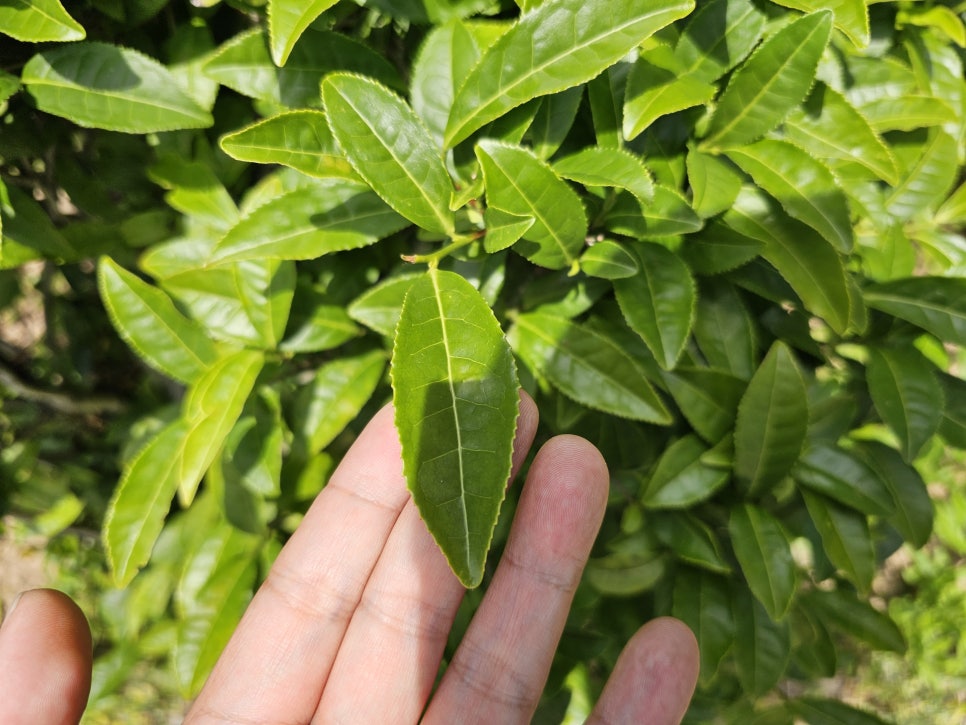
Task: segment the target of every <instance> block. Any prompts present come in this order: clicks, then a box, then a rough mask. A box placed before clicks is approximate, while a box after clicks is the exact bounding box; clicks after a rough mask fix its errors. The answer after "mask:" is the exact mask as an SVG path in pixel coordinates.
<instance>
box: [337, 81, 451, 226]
mask: <svg viewBox="0 0 966 725" xmlns="http://www.w3.org/2000/svg"><path fill="white" fill-rule="evenodd" d="M322 102H323V103H324V104H325V110H326V113H327V114H328V120H329V126H330V128H331V129H332V134H333V135H334V136H335V138H336V140H337V141H338V142H339V146H341V147H342V150H343V151H345V154H346V156H347V157H348V159H349V163H351V164H352V167H353V168H354V169H355V170H356V172H357V173H358V174H359V176H361V177H362V178H363V179H365V180H366V183H368V184H369V186H371V187H372V189H373V191H375V192H376V193H377V194H379V196H381V197H382V198H383V199H385V201H386V203H387V204H389V206H391V207H392V208H393V209H395V210H396V211H397V212H399V213H400V214H401V215H402V216H404V217H406V218H407V219H409V220H410V221H411V222H413V223H414V224H416V225H417V226H419V227H422V228H423V229H428V230H429V231H432V232H438V233H440V234H447V235H452V234H453V212H452V211H450V208H449V199H450V196H452V194H453V182H452V179H450V176H449V172H448V171H447V170H446V166H445V165H444V164H443V160H442V158H441V157H440V154H439V150H438V149H437V147H436V144H435V143H434V141H433V139H432V137H431V136H430V135H429V131H427V130H426V127H425V126H423V124H422V123H421V122H420V120H419V118H418V117H417V116H416V114H415V113H413V110H412V109H411V108H410V107H409V106H408V105H407V104H406V102H405V101H403V100H402V99H401V98H400V97H399V96H397V95H396V94H395V93H393V92H392V91H390V90H389V89H388V88H386V87H385V86H383V85H381V84H379V83H377V82H376V81H374V80H372V79H369V78H363V77H362V76H357V75H352V74H348V73H333V74H331V75H329V76H327V77H326V78H325V80H324V81H323V82H322Z"/></svg>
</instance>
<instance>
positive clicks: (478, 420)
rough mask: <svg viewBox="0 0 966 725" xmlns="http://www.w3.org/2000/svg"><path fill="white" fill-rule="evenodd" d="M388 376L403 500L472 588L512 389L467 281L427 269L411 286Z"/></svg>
mask: <svg viewBox="0 0 966 725" xmlns="http://www.w3.org/2000/svg"><path fill="white" fill-rule="evenodd" d="M391 375H392V386H393V402H394V403H395V408H396V427H397V428H398V429H399V440H400V442H401V443H402V451H403V468H404V470H405V474H406V481H407V484H408V485H409V489H410V491H411V492H412V495H413V501H414V502H415V504H416V507H417V508H418V509H419V512H420V515H421V516H422V517H423V520H424V521H425V522H426V525H427V527H428V528H429V530H430V533H432V535H433V538H434V539H436V543H437V544H439V546H440V548H441V549H442V551H443V553H444V554H445V556H446V559H447V561H449V564H450V566H451V567H452V569H453V571H454V572H455V573H456V575H457V576H458V577H459V579H460V581H461V582H463V584H464V585H465V586H467V587H471V588H472V587H476V586H477V585H479V583H480V582H481V580H482V579H483V568H484V565H485V563H486V553H487V550H488V549H489V548H490V541H491V539H492V536H493V530H494V527H495V526H496V519H497V515H498V514H499V511H500V505H501V504H502V502H503V496H504V490H505V488H506V484H507V479H508V478H509V476H510V456H511V453H512V452H513V437H514V433H515V430H516V419H517V412H518V404H519V400H518V392H517V389H518V387H519V386H518V383H517V376H516V369H515V365H514V362H513V355H512V354H511V352H510V348H509V347H508V346H507V343H506V340H505V339H504V337H503V331H502V330H501V329H500V325H499V323H498V322H497V320H496V318H495V317H494V316H493V312H492V311H491V310H490V307H489V305H487V304H486V301H485V300H484V299H483V298H482V297H481V296H480V294H479V292H477V291H476V289H474V288H473V286H472V285H470V283H469V282H467V281H466V280H465V279H463V278H462V277H460V276H459V275H458V274H455V273H453V272H443V271H440V270H438V269H435V268H430V270H429V272H427V274H426V275H425V276H424V277H421V278H420V279H417V280H416V281H415V282H414V283H413V285H412V287H410V289H409V292H408V294H407V295H406V300H405V302H404V303H403V309H402V314H401V316H400V318H399V325H398V326H397V328H396V341H395V345H394V347H393V355H392V368H391Z"/></svg>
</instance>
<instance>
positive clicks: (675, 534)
mask: <svg viewBox="0 0 966 725" xmlns="http://www.w3.org/2000/svg"><path fill="white" fill-rule="evenodd" d="M647 525H648V527H650V529H651V530H652V531H653V532H654V534H655V535H656V536H657V538H658V539H660V541H661V543H662V544H664V545H665V546H666V547H668V549H670V550H671V552H672V553H673V554H674V556H675V557H677V558H678V559H680V560H681V561H685V562H687V563H688V564H691V565H692V566H697V567H701V568H702V569H708V570H709V571H713V572H718V573H721V574H729V573H730V572H731V565H730V564H728V562H727V561H726V560H725V557H724V555H723V554H722V550H721V544H720V542H719V541H718V537H717V536H716V535H715V533H714V531H713V530H712V529H711V527H710V526H708V525H707V524H705V523H704V522H703V521H702V520H701V519H699V518H698V517H696V516H693V515H691V514H689V513H688V512H687V511H673V510H667V511H662V512H661V513H660V514H658V515H657V516H655V517H654V518H653V519H651V518H648V520H647Z"/></svg>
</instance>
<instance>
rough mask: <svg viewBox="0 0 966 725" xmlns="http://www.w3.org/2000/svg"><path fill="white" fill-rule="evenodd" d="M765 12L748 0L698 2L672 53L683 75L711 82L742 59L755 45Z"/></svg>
mask: <svg viewBox="0 0 966 725" xmlns="http://www.w3.org/2000/svg"><path fill="white" fill-rule="evenodd" d="M765 20H766V17H765V14H764V13H763V12H762V11H761V10H759V9H758V7H757V6H756V5H755V3H753V2H751V0H711V1H710V2H703V3H701V5H700V7H698V8H697V9H696V10H695V11H694V12H693V13H691V15H689V16H688V21H687V23H686V24H685V25H684V28H683V29H682V30H681V35H680V37H679V38H678V42H677V44H676V45H675V46H674V55H675V56H676V57H677V59H678V61H679V62H680V63H681V66H682V75H683V74H687V75H689V76H691V77H693V78H697V79H698V80H702V81H706V82H713V81H716V80H718V79H719V78H720V77H721V76H723V75H724V74H725V73H726V72H728V71H729V70H731V69H732V68H734V67H735V66H736V65H738V64H739V63H741V61H743V60H744V59H745V58H746V57H747V56H748V54H749V53H751V51H752V50H753V49H754V48H755V46H756V45H758V41H759V40H761V36H762V34H763V33H764V30H765Z"/></svg>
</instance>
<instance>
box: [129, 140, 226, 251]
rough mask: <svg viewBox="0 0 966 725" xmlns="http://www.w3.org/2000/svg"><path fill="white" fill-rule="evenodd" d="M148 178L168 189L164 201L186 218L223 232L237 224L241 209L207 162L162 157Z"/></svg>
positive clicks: (176, 157) (172, 156) (161, 155)
mask: <svg viewBox="0 0 966 725" xmlns="http://www.w3.org/2000/svg"><path fill="white" fill-rule="evenodd" d="M148 178H150V179H151V181H153V182H155V183H156V184H158V185H160V186H161V187H162V188H164V189H168V190H169V191H168V193H167V194H166V195H165V201H166V202H168V204H169V205H170V206H171V207H172V208H173V209H176V210H177V211H180V212H181V213H182V214H185V215H186V216H190V217H194V218H196V219H198V220H199V221H201V222H202V223H204V224H207V225H209V226H211V227H213V228H214V229H216V230H218V231H222V232H223V231H225V229H227V228H228V227H230V226H232V225H233V224H234V223H235V222H237V221H238V207H237V206H235V202H234V200H233V199H232V198H231V195H230V194H229V193H228V190H227V189H226V188H225V187H224V185H223V184H222V183H221V181H220V180H219V179H218V177H217V176H216V175H215V172H214V169H212V167H211V166H210V165H208V164H206V163H203V162H201V161H186V160H184V159H182V158H181V157H178V156H175V155H173V154H159V158H158V161H157V162H156V163H154V164H153V165H152V166H150V167H149V168H148Z"/></svg>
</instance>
